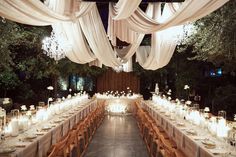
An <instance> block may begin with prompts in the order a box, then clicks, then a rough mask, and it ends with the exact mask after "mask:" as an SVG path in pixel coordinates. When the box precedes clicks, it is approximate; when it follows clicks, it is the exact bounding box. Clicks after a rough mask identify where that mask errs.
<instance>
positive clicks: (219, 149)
mask: <svg viewBox="0 0 236 157" xmlns="http://www.w3.org/2000/svg"><path fill="white" fill-rule="evenodd" d="M141 104H142V107H144V108H145V109H146V110H147V111H148V112H149V113H150V114H151V115H152V117H154V118H155V119H156V120H158V121H159V122H160V123H161V126H162V127H163V129H164V130H165V131H166V132H167V133H168V135H169V137H171V138H172V139H173V140H174V141H175V142H176V144H177V147H178V148H179V149H181V150H182V151H183V152H184V153H185V154H186V155H187V156H188V157H213V156H217V157H231V156H232V157H233V156H234V157H235V156H236V152H232V153H233V155H232V154H231V155H229V154H227V155H226V154H223V153H225V152H228V149H230V147H232V146H230V145H229V144H227V143H226V142H225V141H223V140H222V139H219V138H216V137H214V136H212V135H211V134H210V133H209V132H208V131H207V130H205V129H201V128H200V127H198V126H196V125H193V124H190V123H189V122H188V121H186V120H184V119H181V118H179V117H174V120H173V119H171V118H170V116H169V115H168V114H165V113H164V112H162V111H161V110H160V109H157V108H155V107H154V106H153V104H152V102H151V101H142V103H141ZM167 112H168V111H167ZM181 123H182V124H184V126H180V125H179V124H181ZM189 129H191V130H195V131H196V132H197V135H191V134H189V133H188V132H187V130H189ZM204 139H210V140H212V141H214V142H215V144H216V147H215V148H214V149H208V148H206V146H205V145H204V144H203V143H202V141H203V140H204ZM221 153H222V154H221Z"/></svg>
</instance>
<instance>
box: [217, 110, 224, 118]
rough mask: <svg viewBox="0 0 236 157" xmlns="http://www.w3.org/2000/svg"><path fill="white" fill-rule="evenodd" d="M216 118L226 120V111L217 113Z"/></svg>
mask: <svg viewBox="0 0 236 157" xmlns="http://www.w3.org/2000/svg"><path fill="white" fill-rule="evenodd" d="M218 118H220V119H222V118H223V119H226V111H224V110H221V111H218Z"/></svg>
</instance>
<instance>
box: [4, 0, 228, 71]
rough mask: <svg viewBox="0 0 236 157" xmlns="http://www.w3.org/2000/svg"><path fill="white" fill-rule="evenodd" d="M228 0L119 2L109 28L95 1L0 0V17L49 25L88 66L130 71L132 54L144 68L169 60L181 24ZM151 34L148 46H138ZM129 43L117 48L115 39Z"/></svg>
mask: <svg viewBox="0 0 236 157" xmlns="http://www.w3.org/2000/svg"><path fill="white" fill-rule="evenodd" d="M228 1H229V0H185V1H184V2H182V3H165V4H164V9H161V2H155V3H149V4H148V7H147V9H146V11H142V10H141V9H140V8H139V5H140V3H141V0H132V1H131V0H119V1H118V2H117V3H110V4H109V18H108V28H107V32H106V30H105V29H104V26H103V23H102V20H101V17H100V14H99V12H98V9H97V6H96V3H94V2H85V1H80V0H46V1H45V2H44V3H43V2H41V1H40V0H30V1H29V0H20V1H18V0H17V1H16V0H1V1H0V16H2V17H5V18H7V19H9V20H12V21H16V22H19V23H23V24H28V25H34V26H46V25H51V26H52V28H53V31H54V32H55V33H56V34H59V35H60V38H63V40H64V41H65V42H66V43H67V45H68V46H67V47H65V48H64V50H65V55H66V57H67V58H68V59H70V60H71V61H72V62H75V63H80V64H85V63H89V65H96V66H100V67H101V66H102V64H104V65H105V66H109V67H112V68H117V67H120V66H123V67H124V69H125V71H131V70H132V56H133V55H134V54H136V60H137V61H138V63H139V64H140V65H141V66H142V67H143V68H145V69H151V70H156V69H158V68H161V67H163V66H165V65H166V64H168V62H169V61H170V58H171V57H172V55H173V53H174V50H175V47H176V45H177V36H179V34H178V33H176V32H178V31H177V30H181V29H182V26H181V25H183V24H186V23H189V22H193V21H195V20H197V19H199V18H202V17H204V16H206V15H208V14H210V13H211V12H213V11H214V10H216V9H218V8H220V7H221V6H222V5H224V4H225V3H226V2H228ZM145 34H151V46H145V47H143V46H140V44H141V42H142V40H143V38H144V35H145ZM117 38H118V39H119V40H121V41H125V42H127V43H128V46H126V47H122V48H121V49H120V48H118V47H117V46H116V39H117Z"/></svg>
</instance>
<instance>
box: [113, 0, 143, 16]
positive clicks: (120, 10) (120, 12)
mask: <svg viewBox="0 0 236 157" xmlns="http://www.w3.org/2000/svg"><path fill="white" fill-rule="evenodd" d="M141 1H142V0H119V1H118V2H117V3H116V4H113V5H112V7H113V9H112V10H113V19H114V20H121V19H126V18H127V17H129V16H130V15H131V14H133V12H134V11H135V10H136V9H137V8H138V6H139V4H140V3H141Z"/></svg>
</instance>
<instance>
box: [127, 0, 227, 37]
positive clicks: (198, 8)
mask: <svg viewBox="0 0 236 157" xmlns="http://www.w3.org/2000/svg"><path fill="white" fill-rule="evenodd" d="M228 1H229V0H220V1H219V0H186V1H185V2H183V3H182V5H181V6H180V7H179V9H178V10H177V11H176V13H175V14H174V15H173V16H171V17H170V18H168V19H167V20H166V21H165V22H164V23H160V22H158V21H156V20H153V19H151V18H149V17H148V16H146V15H145V13H144V12H143V11H142V10H141V9H137V10H136V11H135V12H134V14H132V15H131V16H130V17H129V18H127V19H126V20H127V23H128V25H129V27H130V29H132V30H134V31H136V32H140V33H152V32H156V31H161V30H164V29H166V28H169V27H171V26H177V25H181V24H184V23H186V22H192V21H195V20H197V19H200V18H202V17H204V16H206V15H208V14H210V13H211V12H213V11H214V10H216V9H218V8H219V7H221V6H222V5H224V4H225V3H226V2H228Z"/></svg>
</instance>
